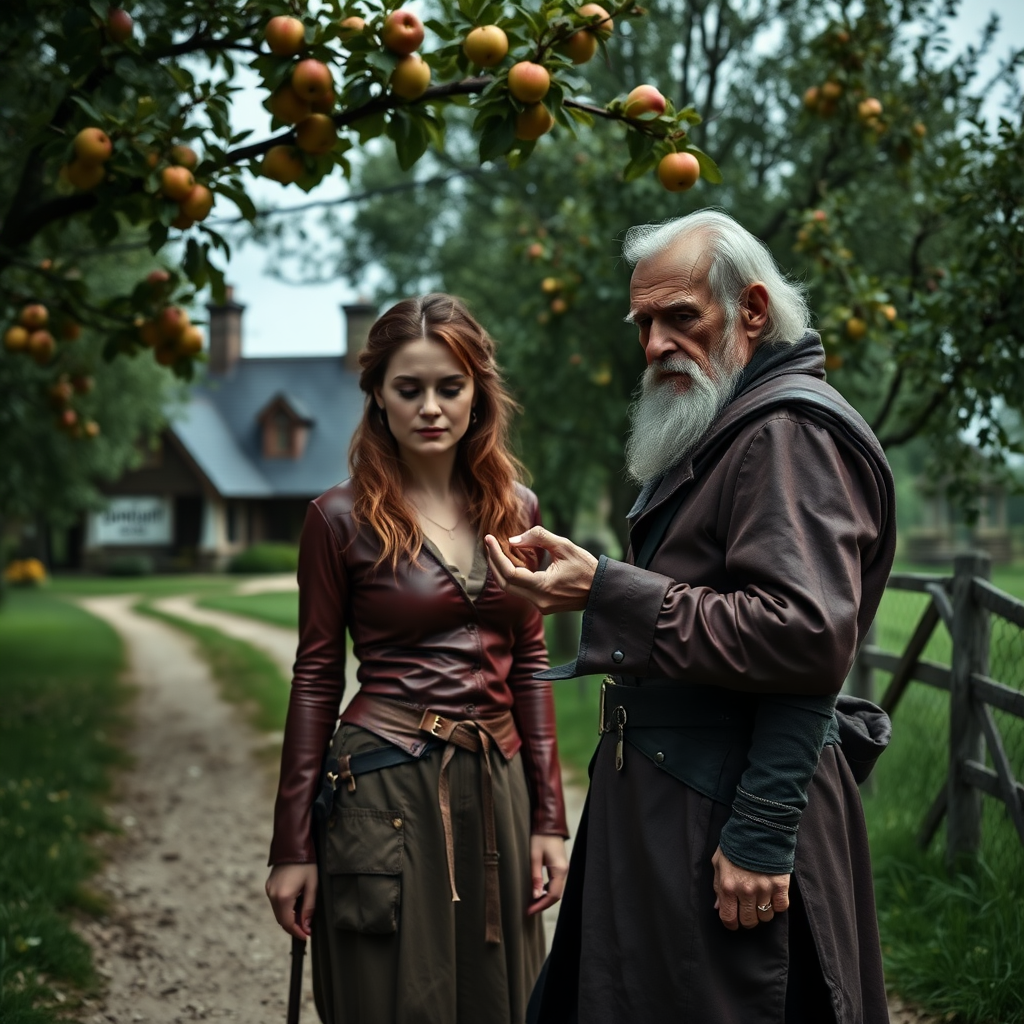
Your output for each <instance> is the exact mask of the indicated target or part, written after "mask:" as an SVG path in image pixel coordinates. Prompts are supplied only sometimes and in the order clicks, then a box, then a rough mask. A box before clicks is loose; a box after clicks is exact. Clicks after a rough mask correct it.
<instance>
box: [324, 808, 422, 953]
mask: <svg viewBox="0 0 1024 1024" xmlns="http://www.w3.org/2000/svg"><path fill="white" fill-rule="evenodd" d="M325 846H326V850H325V853H326V858H325V859H326V865H325V866H326V868H327V874H328V875H329V876H330V898H331V917H332V920H333V924H334V926H335V928H341V929H343V930H344V931H353V932H361V933H362V934H364V935H388V934H391V933H393V932H395V931H397V930H398V908H399V904H400V902H401V896H402V862H403V859H404V856H405V822H404V821H403V820H402V815H401V813H400V812H399V811H379V810H375V809H373V808H367V807H336V808H335V810H334V813H333V814H332V815H331V820H330V822H329V823H328V828H327V842H326V844H325Z"/></svg>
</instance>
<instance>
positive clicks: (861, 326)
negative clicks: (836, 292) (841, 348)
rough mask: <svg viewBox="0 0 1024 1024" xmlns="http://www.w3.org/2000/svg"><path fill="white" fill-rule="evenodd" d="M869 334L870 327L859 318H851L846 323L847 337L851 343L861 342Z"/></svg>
mask: <svg viewBox="0 0 1024 1024" xmlns="http://www.w3.org/2000/svg"><path fill="white" fill-rule="evenodd" d="M867 332H868V325H867V324H866V323H865V322H864V321H863V320H861V318H860V317H859V316H851V317H850V319H849V320H847V321H846V336H847V337H848V338H849V339H850V340H851V341H860V339H861V338H863V337H864V335H865V334H867Z"/></svg>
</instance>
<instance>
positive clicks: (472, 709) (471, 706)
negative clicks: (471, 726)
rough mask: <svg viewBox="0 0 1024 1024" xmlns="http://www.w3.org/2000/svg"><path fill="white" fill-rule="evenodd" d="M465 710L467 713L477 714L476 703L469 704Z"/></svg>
mask: <svg viewBox="0 0 1024 1024" xmlns="http://www.w3.org/2000/svg"><path fill="white" fill-rule="evenodd" d="M464 710H465V712H466V714H467V715H472V714H475V713H476V705H475V704H467V705H466V707H465V709H464Z"/></svg>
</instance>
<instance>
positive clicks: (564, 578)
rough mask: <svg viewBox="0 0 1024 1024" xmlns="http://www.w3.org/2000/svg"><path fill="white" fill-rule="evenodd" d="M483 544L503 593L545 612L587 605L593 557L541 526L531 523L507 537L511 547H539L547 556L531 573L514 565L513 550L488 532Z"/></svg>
mask: <svg viewBox="0 0 1024 1024" xmlns="http://www.w3.org/2000/svg"><path fill="white" fill-rule="evenodd" d="M484 543H485V544H486V545H487V561H488V562H489V563H490V566H491V572H492V573H493V574H494V578H495V579H496V580H497V581H498V586H500V587H501V589H502V590H504V591H505V592H506V593H508V594H511V595H512V596H513V597H522V598H525V599H526V600H527V601H532V602H533V604H535V605H536V606H537V608H538V609H540V611H541V612H542V613H543V614H545V615H550V614H552V613H553V612H578V611H582V610H583V609H584V608H586V607H587V598H588V597H589V596H590V588H591V587H592V586H593V585H594V574H595V573H596V572H597V559H596V558H595V557H594V556H593V555H592V554H591V553H590V552H589V551H587V550H585V549H584V548H580V547H577V546H576V545H575V544H573V542H572V541H570V540H567V539H566V538H565V537H559V536H557V535H556V534H553V533H551V532H550V531H549V530H545V529H544V527H542V526H534V527H533V528H532V529H530V530H527V531H526V532H525V533H523V534H520V535H519V536H518V537H510V538H509V539H508V545H509V548H511V549H514V548H520V549H521V548H542V549H543V550H544V551H546V552H547V553H548V554H549V555H550V557H551V564H550V565H548V567H547V568H546V569H544V570H543V571H541V572H531V571H530V570H529V569H528V568H526V567H525V566H523V565H521V564H520V565H516V564H515V562H514V561H513V559H512V557H510V556H514V554H515V552H514V551H512V550H510V551H508V552H507V553H506V551H504V550H503V549H502V545H501V543H500V542H499V541H498V540H497V539H496V538H495V537H493V536H491V535H490V534H488V535H487V536H486V537H485V538H484ZM516 561H518V559H517V560H516Z"/></svg>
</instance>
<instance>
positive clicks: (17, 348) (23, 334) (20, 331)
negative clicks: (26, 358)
mask: <svg viewBox="0 0 1024 1024" xmlns="http://www.w3.org/2000/svg"><path fill="white" fill-rule="evenodd" d="M4 348H5V349H7V351H8V352H24V351H25V349H26V348H28V331H26V330H25V328H24V327H19V326H18V325H17V324H15V326H14V327H8V328H7V331H6V333H5V334H4Z"/></svg>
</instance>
